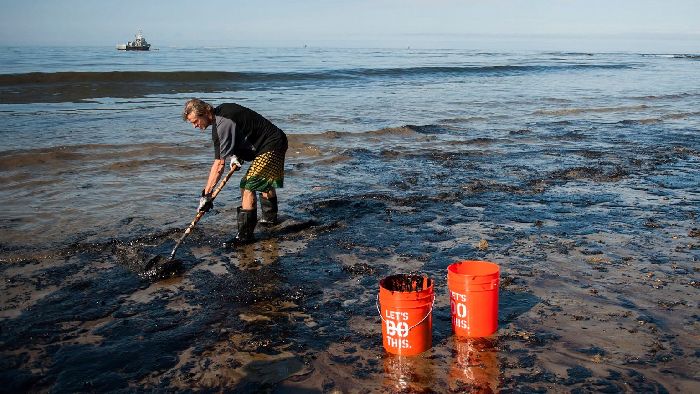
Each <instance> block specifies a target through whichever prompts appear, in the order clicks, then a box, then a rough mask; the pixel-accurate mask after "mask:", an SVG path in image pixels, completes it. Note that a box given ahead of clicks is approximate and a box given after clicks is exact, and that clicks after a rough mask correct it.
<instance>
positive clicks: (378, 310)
mask: <svg viewBox="0 0 700 394" xmlns="http://www.w3.org/2000/svg"><path fill="white" fill-rule="evenodd" d="M375 304H376V306H377V312H379V317H380V318H381V319H382V321H383V322H385V323H386V319H384V316H382V311H381V310H380V309H379V294H377V302H376V303H375ZM434 306H435V294H433V301H432V302H431V303H430V310H429V311H428V313H427V314H426V315H425V317H423V318H422V319H421V320H420V321H419V322H418V323H416V324H414V325H412V326H411V327H408V331H411V330H413V329H414V328H416V327H418V326H420V325H421V323H423V322H424V321H425V319H427V318H428V316H430V314H431V313H433V307H434Z"/></svg>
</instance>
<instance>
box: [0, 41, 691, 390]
mask: <svg viewBox="0 0 700 394" xmlns="http://www.w3.org/2000/svg"><path fill="white" fill-rule="evenodd" d="M103 51H104V50H103ZM211 52H212V53H214V54H215V56H210V57H209V59H210V60H209V61H207V62H204V61H199V62H197V61H195V59H200V58H201V56H200V55H201V52H197V50H193V49H182V48H171V49H167V48H164V49H162V50H160V51H158V52H157V53H129V54H126V53H120V54H116V53H112V52H109V53H107V52H106V51H104V52H101V51H99V50H95V51H94V52H93V53H92V54H90V55H82V56H89V57H90V58H89V59H85V58H83V59H70V58H69V57H68V56H66V54H65V53H64V52H61V50H60V49H54V50H53V52H52V51H41V53H42V56H44V58H45V59H49V60H51V61H44V62H41V64H40V62H36V63H32V61H31V60H30V59H32V56H31V55H33V54H35V53H32V52H31V51H30V50H28V49H7V48H6V49H3V50H2V54H1V56H0V58H2V59H3V63H4V64H8V67H7V69H6V70H5V71H4V72H3V74H2V75H0V111H2V113H3V119H4V120H5V122H4V125H3V126H2V128H1V129H0V133H2V138H3V141H4V144H3V147H2V149H1V150H0V177H1V178H2V187H1V188H0V199H1V200H2V203H3V206H4V208H5V209H4V210H3V212H2V214H0V226H1V227H2V234H3V235H2V239H1V240H0V262H1V264H0V277H1V278H2V285H1V286H2V290H1V292H0V294H2V295H1V296H0V297H2V303H1V304H2V308H1V309H0V327H1V330H0V344H1V345H0V354H2V360H3V361H2V368H0V376H1V381H2V382H3V383H4V385H3V387H4V390H7V391H15V392H16V391H59V392H66V391H175V390H177V391H179V390H200V389H201V390H211V391H235V392H470V391H473V392H501V391H503V392H538V391H539V392H541V391H551V392H573V391H578V392H695V391H698V390H699V389H700V375H699V374H698V371H700V358H699V356H700V353H699V352H700V336H699V335H698V332H700V318H699V317H698V316H699V315H698V306H699V305H700V285H699V283H700V269H699V265H698V259H699V258H700V252H699V251H698V248H699V247H700V240H699V238H700V224H698V215H699V214H700V212H698V207H699V206H700V189H698V185H699V184H700V172H698V170H697V169H698V164H699V162H700V139H699V138H698V130H699V129H700V109H698V107H697V101H698V97H700V72H698V71H700V62H698V60H697V58H696V57H692V56H678V55H674V54H636V53H564V52H556V53H553V52H526V53H488V52H475V51H456V50H388V49H387V50H375V49H373V50H360V49H335V50H334V49H318V48H286V49H270V48H266V49H256V48H242V49H235V50H234V49H228V48H217V49H213V50H211ZM212 59H213V60H212ZM33 73H37V75H35V74H33ZM190 97H201V98H203V99H205V100H207V101H210V102H212V103H214V104H219V103H223V102H237V103H239V104H242V105H245V106H248V107H250V108H252V109H254V110H256V111H258V112H260V113H261V114H263V115H265V116H266V117H268V118H269V119H271V120H272V121H273V122H274V123H275V124H277V125H278V126H280V127H281V128H282V129H283V130H285V132H286V133H287V134H288V137H289V150H288V152H287V159H286V163H285V181H284V182H285V187H284V188H282V189H280V190H279V191H278V194H279V199H280V215H281V218H282V219H283V221H282V222H281V223H280V224H279V225H277V226H273V227H269V228H267V227H262V226H258V227H257V228H256V237H257V239H258V241H257V242H255V243H253V244H251V245H246V246H244V247H241V248H240V249H237V250H234V251H231V250H225V249H223V248H222V247H221V244H222V242H223V241H225V240H226V239H228V238H230V237H231V236H232V235H234V232H235V213H236V207H237V206H238V204H239V199H240V196H239V191H238V182H239V180H240V177H239V176H237V175H234V177H233V178H232V179H231V181H230V184H229V185H227V186H226V188H225V189H224V191H223V192H222V193H221V195H220V196H219V197H218V198H217V199H216V201H215V204H214V209H213V210H212V211H210V212H209V213H207V215H206V216H205V217H204V218H203V219H202V220H201V221H200V222H199V224H198V225H197V227H196V228H195V230H194V232H193V233H192V234H191V235H190V236H189V237H188V238H187V239H186V241H185V242H184V243H183V245H182V246H181V247H180V249H179V250H178V262H179V263H180V266H179V267H178V269H177V271H176V272H174V273H173V275H170V276H169V277H167V278H162V279H153V278H143V277H142V276H140V275H139V273H140V272H139V270H140V269H141V268H142V267H143V264H144V256H148V255H158V254H161V255H167V254H168V253H169V252H170V250H171V249H172V248H173V246H174V245H175V242H176V240H177V239H178V238H179V236H180V235H181V234H182V231H184V229H185V227H187V225H188V224H189V222H190V221H191V220H192V218H193V217H194V215H195V213H196V211H195V209H196V204H197V200H198V193H199V191H200V190H201V188H202V185H203V184H204V183H205V181H206V175H207V174H208V170H209V166H210V165H211V160H212V159H213V152H212V143H211V138H210V133H209V131H208V130H207V131H206V132H204V133H202V132H200V131H199V130H194V129H192V128H191V126H190V125H188V124H187V123H185V122H183V121H182V119H181V111H182V105H183V104H184V102H185V101H186V100H187V99H188V98H190ZM246 167H247V165H246V166H244V169H245V168H246ZM463 260H484V261H490V262H494V263H497V264H498V265H499V266H500V269H501V278H500V287H499V326H498V331H497V332H496V334H495V335H493V336H492V337H488V338H481V339H464V338H456V337H455V336H454V335H453V333H452V327H451V312H450V300H449V295H448V291H447V282H446V275H447V266H448V265H449V264H451V263H454V262H458V261H463ZM410 272H421V273H425V274H427V275H429V276H430V277H431V278H433V280H434V282H435V293H436V299H435V305H434V309H433V312H432V325H433V331H432V332H433V338H432V340H433V347H432V348H431V349H430V350H428V351H426V352H425V353H423V354H422V355H420V356H416V357H398V356H393V355H389V354H387V352H386V351H385V350H384V348H383V347H382V332H381V324H382V320H381V318H380V316H379V313H378V311H377V305H376V301H377V294H378V292H379V281H380V280H381V279H382V278H385V277H387V276H389V275H393V274H397V273H410Z"/></svg>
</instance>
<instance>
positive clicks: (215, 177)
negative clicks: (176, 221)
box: [182, 99, 287, 247]
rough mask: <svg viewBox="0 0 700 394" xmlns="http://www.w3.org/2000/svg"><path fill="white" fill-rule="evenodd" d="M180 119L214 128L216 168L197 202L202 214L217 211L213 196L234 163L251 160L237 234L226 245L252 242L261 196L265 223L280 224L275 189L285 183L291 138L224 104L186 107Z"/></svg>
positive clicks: (192, 103)
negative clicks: (285, 165)
mask: <svg viewBox="0 0 700 394" xmlns="http://www.w3.org/2000/svg"><path fill="white" fill-rule="evenodd" d="M182 118H183V119H184V120H186V121H187V122H190V123H192V125H193V126H194V127H196V128H199V129H201V130H205V129H206V128H207V127H209V126H211V127H212V130H211V138H212V141H213V142H214V163H213V164H212V166H211V170H210V171H209V178H208V179H207V184H206V185H205V186H204V190H202V196H201V198H200V200H199V207H198V208H197V209H198V210H199V211H204V212H206V211H208V210H209V209H211V208H212V206H213V201H212V199H211V193H212V191H213V189H214V187H215V186H216V184H217V182H219V179H220V178H221V175H222V174H223V172H224V168H225V167H226V160H227V159H230V160H231V169H233V168H234V167H240V166H241V165H242V164H243V163H244V161H251V164H250V168H248V171H247V172H246V174H245V176H243V177H242V178H241V185H240V187H241V206H239V207H238V209H237V213H238V215H237V219H238V233H237V234H236V236H235V237H234V238H232V239H231V240H229V241H227V242H226V243H224V247H235V246H237V245H241V244H246V243H249V242H252V241H253V240H254V237H253V231H254V230H255V225H256V223H257V222H258V216H257V209H256V207H257V202H256V200H257V198H256V194H257V192H260V194H261V196H260V197H261V198H260V207H261V211H262V215H261V218H260V223H261V224H266V225H271V224H275V223H276V222H277V194H276V192H275V189H276V188H279V187H282V186H283V183H284V156H285V153H286V152H287V136H286V135H285V134H284V132H283V131H282V130H280V129H279V128H278V127H277V126H275V125H274V124H273V123H272V122H270V121H269V120H267V119H265V118H264V117H263V116H262V115H260V114H258V113H257V112H255V111H253V110H251V109H249V108H246V107H243V106H241V105H238V104H233V103H228V104H221V105H219V106H218V107H216V108H214V107H213V106H212V105H211V104H209V103H206V102H204V101H202V100H199V99H191V100H189V101H187V102H186V103H185V109H184V111H183V113H182Z"/></svg>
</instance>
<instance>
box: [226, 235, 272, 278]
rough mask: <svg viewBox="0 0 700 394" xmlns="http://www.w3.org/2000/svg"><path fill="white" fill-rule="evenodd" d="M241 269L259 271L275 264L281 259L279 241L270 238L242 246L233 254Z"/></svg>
mask: <svg viewBox="0 0 700 394" xmlns="http://www.w3.org/2000/svg"><path fill="white" fill-rule="evenodd" d="M232 257H234V258H235V260H234V261H235V262H236V265H237V266H238V268H239V269H248V270H249V269H259V268H261V267H262V266H266V265H270V264H274V263H275V262H277V261H278V260H279V258H280V250H279V244H278V241H277V239H275V238H270V239H265V240H260V241H258V242H256V243H252V244H248V245H241V246H239V247H237V248H236V249H235V251H234V253H233V254H232Z"/></svg>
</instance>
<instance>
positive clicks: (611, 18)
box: [0, 0, 700, 53]
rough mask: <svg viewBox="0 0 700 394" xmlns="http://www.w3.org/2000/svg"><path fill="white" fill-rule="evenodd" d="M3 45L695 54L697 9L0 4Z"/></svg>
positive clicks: (470, 2)
mask: <svg viewBox="0 0 700 394" xmlns="http://www.w3.org/2000/svg"><path fill="white" fill-rule="evenodd" d="M0 6H1V7H2V12H1V13H0V45H14V44H17V45H97V46H113V45H115V44H117V43H119V42H126V41H128V40H131V39H132V38H133V36H134V33H135V32H136V31H137V30H139V29H142V30H143V33H144V35H145V36H146V38H147V39H148V40H149V42H151V43H152V44H153V46H154V47H165V46H301V45H309V46H336V47H357V46H360V47H407V46H411V47H415V48H420V47H431V48H436V47H437V48H468V49H518V48H521V49H561V50H620V51H651V52H693V53H698V52H700V0H653V1H652V0H500V1H499V0H461V1H458V0H346V1H337V0H323V1H322V0H257V1H225V0H207V1H183V0H142V1H132V0H113V1H107V0H0Z"/></svg>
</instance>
